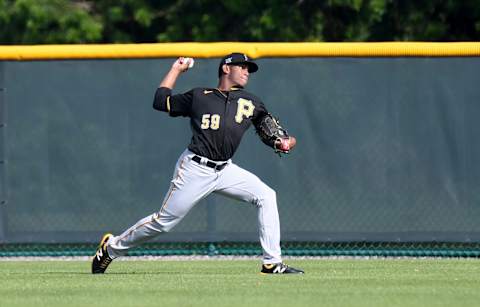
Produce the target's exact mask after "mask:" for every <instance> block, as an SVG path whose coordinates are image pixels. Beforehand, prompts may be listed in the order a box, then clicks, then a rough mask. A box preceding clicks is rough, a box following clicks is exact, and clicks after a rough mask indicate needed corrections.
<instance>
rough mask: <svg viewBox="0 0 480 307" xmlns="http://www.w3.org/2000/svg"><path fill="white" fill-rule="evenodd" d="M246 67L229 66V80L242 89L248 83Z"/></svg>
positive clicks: (242, 65) (241, 65) (243, 65)
mask: <svg viewBox="0 0 480 307" xmlns="http://www.w3.org/2000/svg"><path fill="white" fill-rule="evenodd" d="M249 75H250V74H249V72H248V65H246V64H240V65H230V73H229V79H230V80H231V81H232V82H233V83H234V84H237V85H240V86H242V87H244V86H245V85H247V83H248V76H249Z"/></svg>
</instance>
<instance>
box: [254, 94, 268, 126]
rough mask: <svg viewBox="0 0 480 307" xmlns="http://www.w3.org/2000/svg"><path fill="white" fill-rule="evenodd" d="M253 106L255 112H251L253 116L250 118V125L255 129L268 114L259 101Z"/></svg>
mask: <svg viewBox="0 0 480 307" xmlns="http://www.w3.org/2000/svg"><path fill="white" fill-rule="evenodd" d="M255 105H256V106H255V111H254V112H253V116H252V123H253V125H254V126H255V128H257V126H258V124H259V123H260V121H261V120H262V118H263V117H265V116H266V115H268V114H269V113H268V111H267V108H266V107H265V105H264V104H263V102H262V101H261V100H257V102H256V103H255Z"/></svg>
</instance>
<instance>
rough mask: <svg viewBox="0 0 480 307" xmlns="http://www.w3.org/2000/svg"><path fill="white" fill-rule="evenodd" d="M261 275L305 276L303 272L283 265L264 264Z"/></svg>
mask: <svg viewBox="0 0 480 307" xmlns="http://www.w3.org/2000/svg"><path fill="white" fill-rule="evenodd" d="M261 272H262V273H263V274H305V272H304V271H302V270H299V269H295V268H292V267H289V266H288V265H286V264H285V263H281V262H280V263H275V264H264V265H262V271H261Z"/></svg>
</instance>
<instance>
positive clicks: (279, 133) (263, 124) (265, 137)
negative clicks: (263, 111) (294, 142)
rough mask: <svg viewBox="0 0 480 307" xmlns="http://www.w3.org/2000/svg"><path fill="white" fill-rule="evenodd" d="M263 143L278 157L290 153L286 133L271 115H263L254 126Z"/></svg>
mask: <svg viewBox="0 0 480 307" xmlns="http://www.w3.org/2000/svg"><path fill="white" fill-rule="evenodd" d="M255 129H256V131H257V134H258V135H259V136H260V139H261V140H262V142H263V143H265V144H266V145H268V146H270V147H272V148H273V150H275V152H276V153H278V154H279V155H280V154H281V153H288V152H289V151H290V141H289V136H288V133H287V131H286V130H285V129H283V128H282V126H280V123H279V122H278V120H277V119H276V118H274V117H273V116H272V115H271V114H267V115H265V116H264V117H263V118H262V119H261V120H260V121H259V122H258V124H257V125H256V126H255Z"/></svg>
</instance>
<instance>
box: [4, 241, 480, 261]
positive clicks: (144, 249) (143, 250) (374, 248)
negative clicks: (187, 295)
mask: <svg viewBox="0 0 480 307" xmlns="http://www.w3.org/2000/svg"><path fill="white" fill-rule="evenodd" d="M96 247H97V246H96V245H95V244H61V243H52V244H3V245H0V257H79V256H92V255H93V254H94V253H95V249H96ZM282 250H283V254H284V256H311V257H336V256H338V257H342V256H360V257H469V258H478V257H479V256H480V244H478V243H432V242H405V243H393V242H335V243H325V242H284V243H282ZM261 255H262V250H261V249H260V247H259V244H257V243H252V242H236V243H232V242H211V243H207V242H197V243H183V242H180V243H146V244H144V245H142V246H141V247H139V248H136V249H133V250H131V251H129V253H128V256H261Z"/></svg>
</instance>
